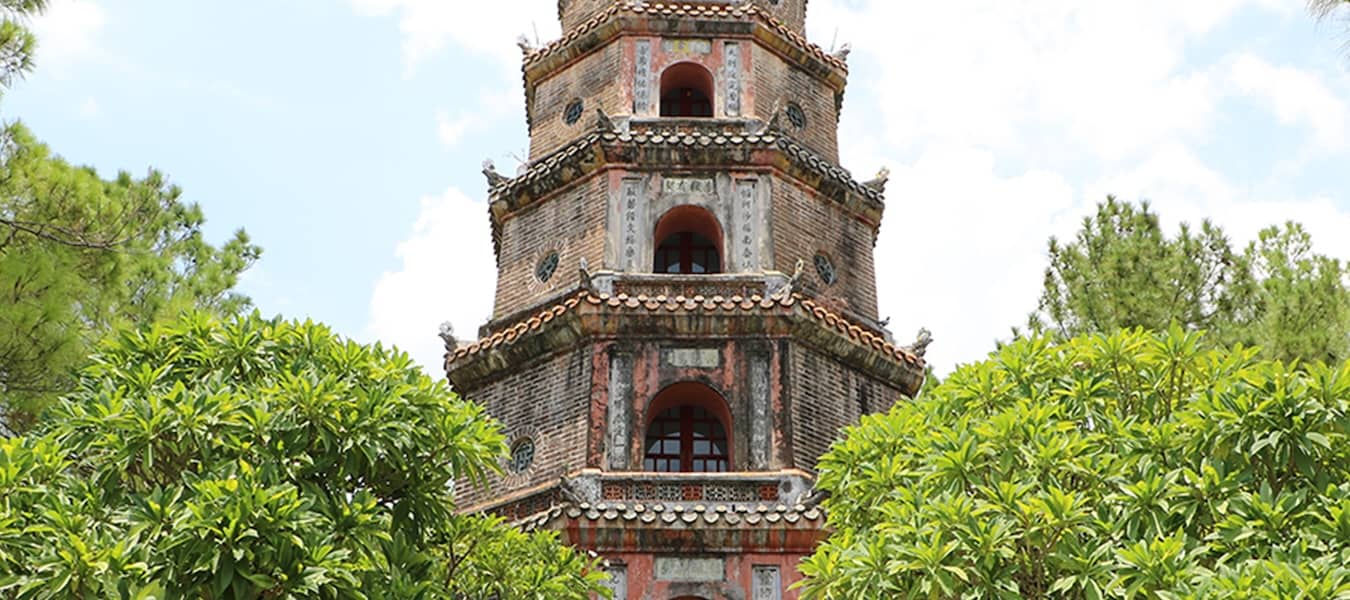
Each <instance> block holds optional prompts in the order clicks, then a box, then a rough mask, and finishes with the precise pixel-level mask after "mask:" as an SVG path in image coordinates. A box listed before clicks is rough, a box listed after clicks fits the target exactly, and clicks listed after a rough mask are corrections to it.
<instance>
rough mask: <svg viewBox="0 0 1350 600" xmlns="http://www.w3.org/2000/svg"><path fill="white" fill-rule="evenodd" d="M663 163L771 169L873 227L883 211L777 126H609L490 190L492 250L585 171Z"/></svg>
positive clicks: (878, 199)
mask: <svg viewBox="0 0 1350 600" xmlns="http://www.w3.org/2000/svg"><path fill="white" fill-rule="evenodd" d="M728 123H731V122H730V121H727V122H722V121H720V120H719V121H710V125H712V126H717V125H727V124H728ZM734 123H735V124H737V125H739V126H742V127H743V126H746V124H753V122H751V121H743V120H736V121H735V122H734ZM670 165H681V166H694V167H698V166H702V167H719V168H734V167H761V168H764V167H767V168H772V169H776V170H777V171H779V172H781V173H783V174H785V175H787V176H790V177H791V178H793V179H796V180H797V181H799V182H801V183H802V184H804V185H806V186H808V187H810V188H812V189H813V190H815V191H816V192H818V193H820V194H821V195H822V196H824V197H826V198H829V199H831V200H834V201H836V202H839V203H841V204H843V205H844V206H845V207H846V208H847V209H848V210H849V211H850V212H852V213H853V214H855V215H857V216H858V217H859V218H860V219H861V220H863V221H865V222H867V223H869V224H871V226H872V227H873V229H878V228H879V227H880V224H881V217H882V213H883V212H884V210H885V201H884V196H883V194H882V192H881V191H880V190H878V189H874V188H872V187H869V186H867V185H864V184H863V183H860V182H859V181H858V180H856V179H854V178H853V176H852V174H850V173H849V172H848V171H847V170H845V169H844V168H842V167H840V166H838V165H835V164H833V163H832V162H830V161H829V160H826V159H824V158H821V157H820V155H818V154H816V153H815V152H812V151H811V150H809V149H807V148H806V147H805V146H803V145H802V144H800V143H798V142H796V141H795V140H793V139H792V138H791V137H790V136H788V135H785V134H783V133H782V132H781V131H779V130H777V129H766V130H765V131H763V132H760V133H737V132H734V131H725V130H724V131H715V130H705V131H685V132H680V131H668V132H661V131H655V132H645V131H644V132H638V133H631V132H629V131H625V130H624V128H620V127H618V126H616V127H615V128H613V129H606V130H597V131H592V132H591V133H588V134H586V135H584V136H582V137H581V138H579V139H577V140H576V141H574V142H572V143H570V144H568V145H566V146H563V147H562V148H559V149H558V150H556V151H554V152H553V153H551V154H549V155H547V156H545V157H542V158H540V159H539V160H536V161H534V163H532V164H531V165H530V167H529V168H527V169H526V170H525V172H523V173H521V174H520V175H519V176H517V177H515V178H513V179H508V180H505V181H503V182H501V183H500V184H498V185H496V186H493V187H492V188H491V190H490V192H489V195H490V198H491V203H490V210H491V216H492V230H493V244H494V249H496V247H497V245H498V244H499V243H500V238H499V236H500V228H501V222H502V221H503V220H505V219H506V218H508V217H509V216H510V215H511V214H513V213H515V212H517V211H520V210H522V209H525V208H527V207H528V206H530V205H532V204H534V203H535V202H537V201H539V200H541V199H543V198H546V197H548V196H550V195H552V194H553V193H555V192H557V191H558V190H561V189H563V188H564V187H567V186H569V185H571V184H572V183H574V182H577V181H580V180H582V179H583V178H585V177H587V176H589V175H591V174H592V173H595V172H597V171H601V170H603V169H604V168H606V167H608V166H620V167H626V168H637V169H646V168H652V169H661V170H665V169H669V168H670Z"/></svg>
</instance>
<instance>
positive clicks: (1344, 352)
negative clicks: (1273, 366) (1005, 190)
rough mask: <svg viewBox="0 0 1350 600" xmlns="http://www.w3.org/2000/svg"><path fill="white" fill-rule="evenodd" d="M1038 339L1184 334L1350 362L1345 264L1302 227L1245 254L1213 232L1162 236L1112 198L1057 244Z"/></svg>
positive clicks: (1037, 316) (1272, 353) (1283, 230)
mask: <svg viewBox="0 0 1350 600" xmlns="http://www.w3.org/2000/svg"><path fill="white" fill-rule="evenodd" d="M1049 254H1050V266H1049V267H1048V268H1047V269H1046V272H1045V282H1044V290H1043V292H1042V294H1041V299H1040V303H1039V306H1038V311H1037V312H1036V313H1034V314H1033V315H1032V317H1031V329H1032V330H1033V331H1047V330H1048V331H1051V332H1054V333H1056V334H1057V335H1060V336H1062V337H1065V338H1067V337H1073V336H1077V335H1084V334H1091V333H1105V332H1111V331H1115V330H1117V329H1130V328H1134V327H1142V328H1144V329H1149V330H1164V329H1166V328H1168V327H1169V326H1170V325H1171V324H1173V323H1177V324H1180V325H1181V326H1182V327H1184V328H1186V329H1192V330H1194V329H1203V330H1206V331H1208V332H1210V335H1209V338H1208V339H1210V340H1211V341H1212V342H1213V343H1214V344H1216V345H1220V346H1222V345H1233V344H1238V343H1241V344H1245V345H1249V346H1250V345H1260V346H1261V347H1262V348H1263V352H1264V353H1265V357H1267V358H1271V359H1278V360H1285V361H1292V360H1296V359H1304V360H1324V361H1335V360H1339V359H1343V358H1346V357H1350V284H1347V280H1346V276H1347V267H1346V264H1345V263H1344V262H1342V261H1340V260H1337V259H1333V258H1329V257H1326V256H1322V255H1318V254H1314V253H1313V251H1312V240H1311V237H1310V236H1309V235H1308V233H1307V231H1305V230H1304V229H1303V227H1302V226H1300V225H1298V224H1296V223H1286V224H1285V225H1284V226H1283V227H1270V228H1267V229H1265V230H1263V231H1262V232H1261V233H1260V235H1259V236H1258V239H1257V240H1256V241H1254V242H1252V243H1251V244H1249V245H1248V246H1247V248H1246V249H1245V250H1241V251H1239V250H1236V249H1234V248H1233V247H1232V245H1231V243H1230V242H1229V240H1228V238H1227V236H1226V235H1225V234H1224V232H1223V230H1222V229H1221V228H1219V227H1218V226H1216V225H1214V224H1212V223H1210V222H1208V221H1205V222H1203V223H1201V226H1200V228H1199V229H1198V230H1194V229H1192V228H1191V227H1189V226H1187V225H1185V224H1183V225H1182V226H1181V228H1180V231H1179V232H1178V234H1177V235H1176V236H1175V237H1168V236H1167V235H1166V234H1165V233H1164V232H1163V230H1162V226H1161V224H1160V223H1159V218H1158V215H1157V214H1156V213H1155V212H1153V211H1152V210H1151V209H1150V207H1149V205H1148V204H1147V203H1144V204H1142V205H1139V206H1135V205H1134V204H1131V203H1128V202H1120V201H1118V200H1116V199H1115V198H1107V200H1106V202H1104V203H1101V204H1099V205H1098V206H1097V212H1096V214H1095V215H1093V216H1091V217H1088V218H1085V219H1084V220H1083V226H1082V228H1081V229H1080V230H1079V231H1078V233H1077V234H1076V236H1075V237H1074V239H1073V240H1072V241H1071V242H1068V243H1062V242H1060V241H1058V240H1056V239H1054V238H1051V240H1050V243H1049Z"/></svg>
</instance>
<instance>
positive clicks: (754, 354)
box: [746, 349, 773, 471]
mask: <svg viewBox="0 0 1350 600" xmlns="http://www.w3.org/2000/svg"><path fill="white" fill-rule="evenodd" d="M746 359H747V361H746V362H748V363H749V364H748V367H749V377H748V381H747V382H746V383H747V384H748V385H747V387H748V389H749V395H750V465H749V466H750V470H752V471H762V470H767V469H768V468H769V464H770V456H771V454H772V453H771V451H770V450H771V448H772V445H773V418H772V414H773V411H772V409H771V407H772V403H773V399H772V398H770V397H769V394H770V385H769V353H768V352H767V350H764V349H755V350H751V351H750V352H748V353H747V354H746Z"/></svg>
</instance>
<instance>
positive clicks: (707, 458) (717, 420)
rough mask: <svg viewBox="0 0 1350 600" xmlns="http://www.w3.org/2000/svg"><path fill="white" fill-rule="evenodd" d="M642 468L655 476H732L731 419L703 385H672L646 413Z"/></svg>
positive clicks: (718, 397)
mask: <svg viewBox="0 0 1350 600" xmlns="http://www.w3.org/2000/svg"><path fill="white" fill-rule="evenodd" d="M646 432H647V433H646V437H645V439H644V442H643V445H642V447H643V452H644V454H643V460H642V468H643V470H646V471H654V472H658V473H725V472H727V471H730V470H731V413H730V411H729V410H728V409H727V403H726V400H724V399H723V398H722V395H721V394H719V393H717V390H714V389H712V388H710V387H708V386H706V385H704V384H702V383H695V382H684V383H677V384H674V385H672V386H670V387H667V388H666V389H664V390H661V393H659V394H657V395H656V397H655V398H653V399H652V402H651V404H650V405H648V408H647V428H646Z"/></svg>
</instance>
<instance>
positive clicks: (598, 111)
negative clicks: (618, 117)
mask: <svg viewBox="0 0 1350 600" xmlns="http://www.w3.org/2000/svg"><path fill="white" fill-rule="evenodd" d="M595 129H596V131H602V132H605V133H610V132H613V131H615V130H616V129H618V128H617V127H615V126H614V120H613V119H610V118H609V115H607V114H605V109H603V108H601V107H599V106H597V107H595Z"/></svg>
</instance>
